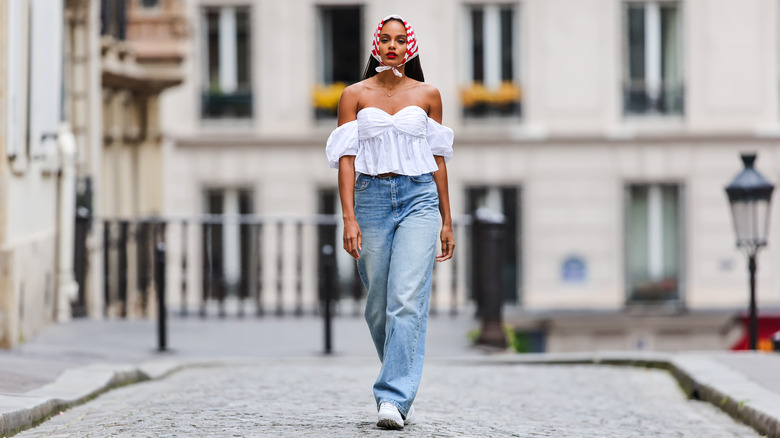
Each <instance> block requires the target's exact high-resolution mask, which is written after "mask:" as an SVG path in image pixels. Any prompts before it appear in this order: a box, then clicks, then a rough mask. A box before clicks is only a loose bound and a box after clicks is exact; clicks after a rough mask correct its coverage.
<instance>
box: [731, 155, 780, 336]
mask: <svg viewBox="0 0 780 438" xmlns="http://www.w3.org/2000/svg"><path fill="white" fill-rule="evenodd" d="M755 161H756V154H742V163H743V164H744V165H745V168H744V169H742V172H740V174H739V175H737V177H736V178H734V181H732V182H731V184H729V185H728V187H726V194H727V195H728V197H729V204H731V214H732V216H733V217H734V229H735V230H736V232H737V247H738V248H740V249H742V250H743V251H744V252H745V254H746V255H747V257H748V271H749V273H750V316H749V317H750V323H749V326H750V327H749V330H750V349H751V350H755V349H756V344H757V343H758V317H757V315H756V254H758V250H759V249H760V248H761V247H763V246H766V244H767V234H768V233H769V204H770V201H771V200H772V190H774V188H775V186H773V185H772V183H770V182H769V181H767V179H766V178H764V176H763V175H761V174H760V173H758V171H756V169H755V168H754V167H753V164H754V163H755Z"/></svg>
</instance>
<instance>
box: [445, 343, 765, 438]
mask: <svg viewBox="0 0 780 438" xmlns="http://www.w3.org/2000/svg"><path fill="white" fill-rule="evenodd" d="M455 360H457V359H455ZM465 361H466V362H471V363H474V362H475V361H474V360H465ZM476 362H481V363H491V364H502V365H576V364H581V365H614V366H632V367H642V368H654V369H660V370H664V371H668V372H669V373H670V374H671V375H672V376H673V377H674V378H675V379H676V380H677V383H678V384H679V385H680V388H682V390H683V392H684V393H685V394H686V395H687V396H688V397H689V398H692V399H695V400H701V401H705V402H708V403H710V404H712V405H713V406H715V407H717V408H718V409H720V410H722V411H723V412H725V413H726V414H728V415H729V416H731V417H732V418H734V419H735V420H737V421H739V422H741V423H743V424H746V425H747V426H750V427H752V428H753V429H755V430H756V431H757V432H758V433H759V434H761V435H764V436H766V437H767V438H780V394H776V393H774V392H772V391H769V390H768V389H766V388H764V387H762V386H761V385H759V384H757V383H756V382H754V381H752V380H750V379H748V378H747V377H745V376H744V375H743V374H740V373H738V372H736V371H733V370H731V369H730V368H728V367H727V366H725V365H722V364H720V363H718V362H717V361H716V360H714V359H712V358H709V357H707V356H706V355H697V354H677V355H671V354H663V353H634V354H628V355H627V354H625V353H619V352H617V353H597V354H579V353H573V354H525V355H523V356H519V357H518V356H508V355H507V356H504V355H501V356H494V357H491V358H485V359H481V360H480V359H478V360H476Z"/></svg>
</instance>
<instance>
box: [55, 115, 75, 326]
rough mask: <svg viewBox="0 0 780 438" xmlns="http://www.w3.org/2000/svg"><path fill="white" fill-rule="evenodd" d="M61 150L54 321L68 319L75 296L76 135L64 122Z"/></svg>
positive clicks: (58, 144) (59, 137)
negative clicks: (55, 310)
mask: <svg viewBox="0 0 780 438" xmlns="http://www.w3.org/2000/svg"><path fill="white" fill-rule="evenodd" d="M57 146H58V148H59V153H60V173H59V193H58V194H57V196H58V197H59V212H58V216H59V220H58V221H57V227H58V230H57V239H58V242H57V322H66V321H70V320H71V302H72V301H74V300H75V299H76V297H77V296H78V295H77V294H78V283H76V280H75V276H74V271H73V251H74V245H75V240H74V236H75V221H76V138H75V137H74V135H73V132H71V130H70V126H69V125H68V124H67V123H61V124H60V126H59V132H58V134H57Z"/></svg>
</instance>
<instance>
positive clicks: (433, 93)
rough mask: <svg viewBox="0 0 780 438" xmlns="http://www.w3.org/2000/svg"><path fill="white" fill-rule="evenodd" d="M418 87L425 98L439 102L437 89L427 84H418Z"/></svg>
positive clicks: (439, 96) (439, 95)
mask: <svg viewBox="0 0 780 438" xmlns="http://www.w3.org/2000/svg"><path fill="white" fill-rule="evenodd" d="M418 87H419V89H420V91H421V92H422V93H423V94H425V97H426V98H428V99H438V100H441V93H439V89H438V88H436V87H435V86H433V85H431V84H429V83H428V82H420V83H419V86H418Z"/></svg>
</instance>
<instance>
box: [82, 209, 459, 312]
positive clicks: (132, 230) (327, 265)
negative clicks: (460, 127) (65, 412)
mask: <svg viewBox="0 0 780 438" xmlns="http://www.w3.org/2000/svg"><path fill="white" fill-rule="evenodd" d="M339 224H340V221H338V220H337V218H336V216H333V215H319V216H307V217H271V216H256V215H235V216H225V215H206V216H199V217H188V218H166V219H163V218H146V219H140V220H127V219H104V220H95V221H87V220H83V221H81V222H80V226H81V227H82V228H83V229H82V232H81V234H80V235H82V236H86V235H87V230H89V229H90V228H94V229H93V230H92V231H91V232H92V233H93V234H94V233H101V237H102V242H103V247H102V262H103V263H102V265H103V267H102V269H103V285H102V286H103V301H104V313H105V316H106V317H115V318H124V317H151V316H153V315H155V314H157V313H158V312H157V310H158V308H159V304H158V302H157V300H156V295H155V293H156V288H157V286H156V285H155V284H156V282H155V274H154V270H155V248H156V246H157V245H158V244H159V243H164V244H165V249H166V250H165V260H164V262H165V265H164V266H165V279H166V280H167V285H168V286H167V294H166V295H167V297H166V303H167V305H168V313H170V314H174V315H180V316H182V317H190V316H194V315H197V316H200V317H207V316H218V317H226V316H237V317H244V316H249V315H254V316H258V317H262V316H265V315H269V314H272V315H276V316H283V315H295V316H301V315H304V314H306V313H311V314H318V315H319V314H322V313H323V312H330V311H332V312H334V314H351V315H361V314H362V300H363V299H364V297H365V291H364V288H363V286H362V283H361V282H360V279H359V276H358V274H357V268H356V266H355V262H354V260H353V259H352V258H351V257H350V256H349V255H348V254H346V252H344V251H343V250H342V249H341V238H340V233H341V231H340V227H339ZM466 227H468V223H467V221H461V222H456V224H455V230H456V236H460V237H456V241H458V240H460V241H461V242H463V241H465V240H466V239H465V236H467V231H466V230H465V228H466ZM77 245H78V243H77ZM459 249H463V247H462V246H461V245H459ZM84 263H86V258H85V259H84V260H82V261H77V270H78V271H81V272H84V271H86V270H87V268H85V267H84V266H83V264H84ZM463 266H465V263H461V262H460V261H459V259H458V257H457V256H456V257H455V258H453V260H452V261H451V262H449V263H445V264H438V263H437V264H436V267H435V269H434V284H433V290H432V297H431V314H433V315H435V314H437V313H441V312H447V313H451V314H456V313H458V312H459V310H460V309H459V308H460V306H461V305H462V304H463V303H464V302H465V301H466V298H465V297H466V296H467V293H466V292H465V289H464V287H463V286H464V284H465V283H466V281H465V280H466V279H465V276H464V274H465V272H464V269H462V267H463ZM81 278H85V276H83V275H82V276H81ZM80 290H81V291H82V292H81V293H82V294H83V290H84V288H83V287H82V288H80ZM327 298H330V299H332V300H333V303H334V306H333V308H331V306H329V305H327V306H325V305H324V303H325V302H330V299H327ZM84 301H85V297H83V296H80V297H79V302H82V303H83V302H84Z"/></svg>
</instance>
